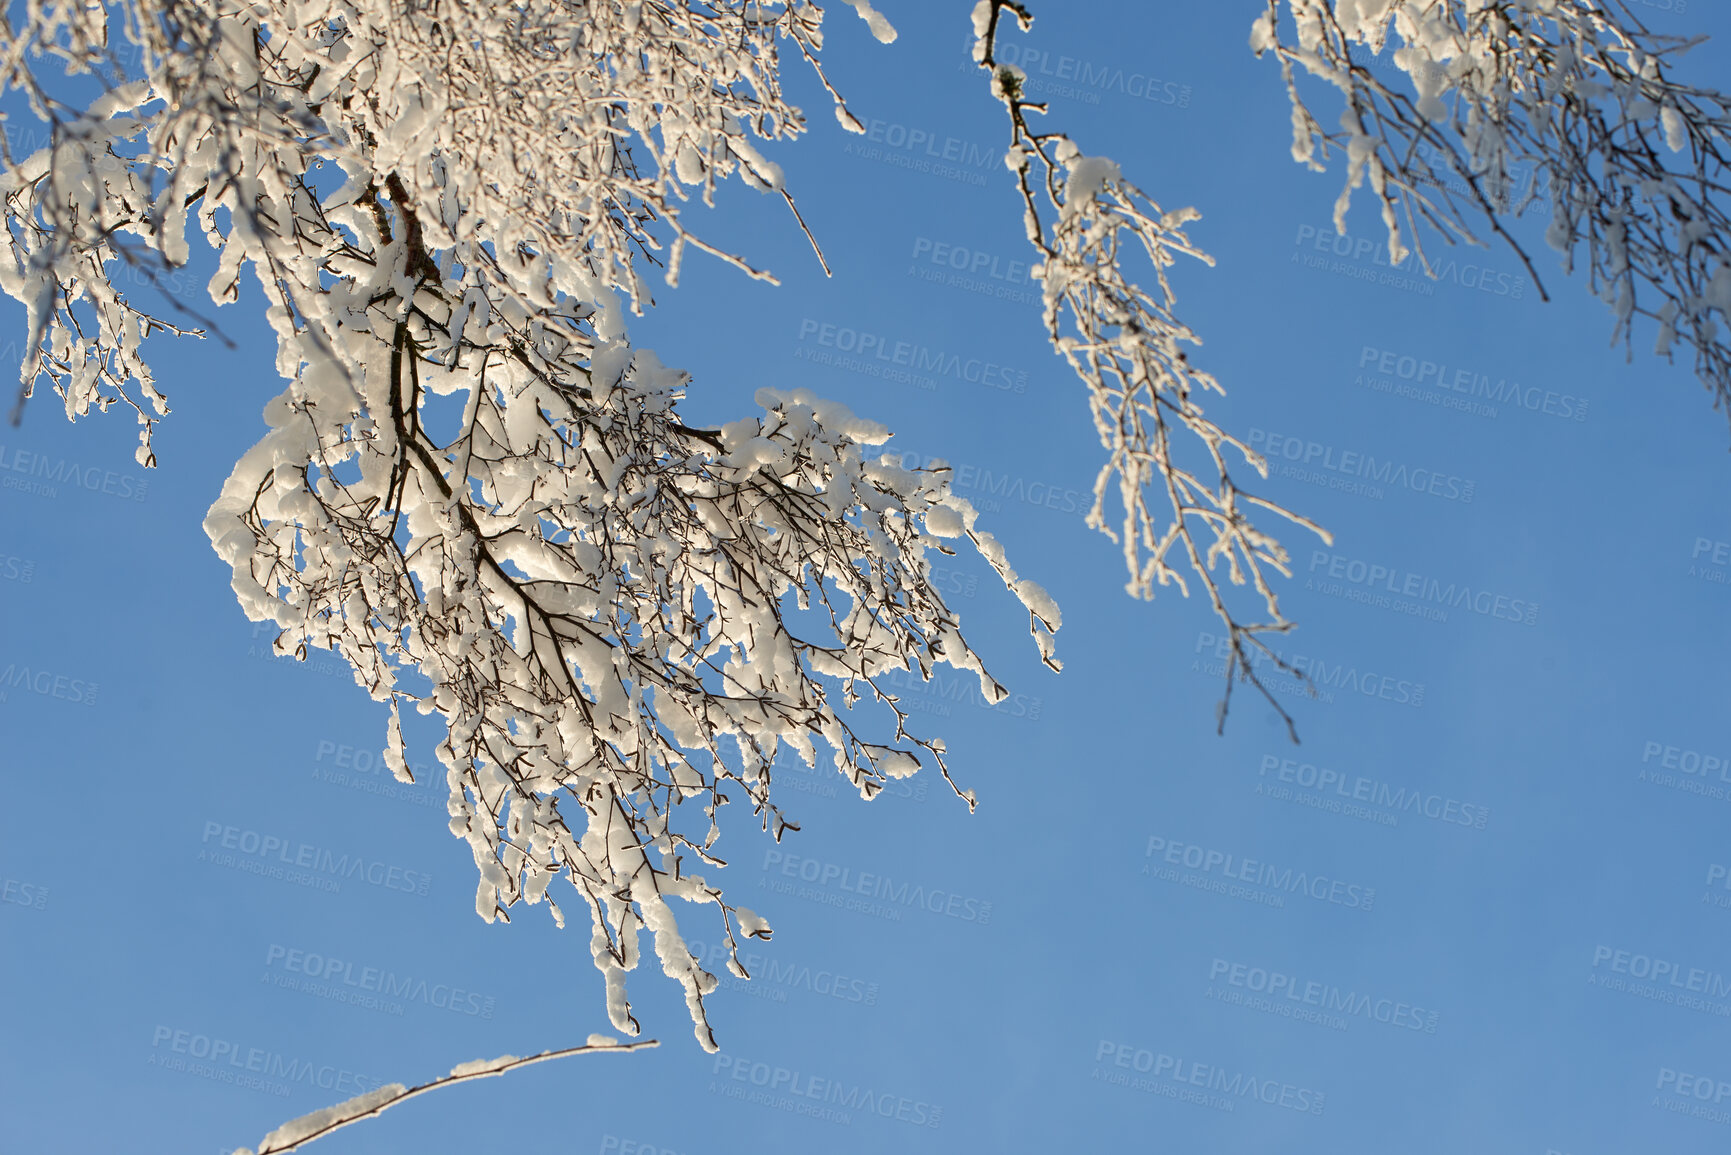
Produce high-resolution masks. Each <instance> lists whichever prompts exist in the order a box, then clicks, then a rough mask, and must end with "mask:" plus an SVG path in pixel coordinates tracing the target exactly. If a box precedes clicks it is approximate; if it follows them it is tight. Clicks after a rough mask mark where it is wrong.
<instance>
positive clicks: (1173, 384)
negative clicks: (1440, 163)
mask: <svg viewBox="0 0 1731 1155" xmlns="http://www.w3.org/2000/svg"><path fill="white" fill-rule="evenodd" d="M1006 15H1009V16H1011V17H1012V18H1013V19H1015V20H1016V21H1017V23H1018V24H1019V26H1020V27H1021V28H1022V29H1023V30H1026V29H1028V28H1029V27H1030V26H1031V25H1032V22H1033V16H1032V14H1031V13H1030V12H1029V10H1028V9H1027V8H1026V7H1025V6H1024V5H1022V4H1020V3H1017V2H1016V0H979V2H978V3H977V4H976V5H975V7H974V13H973V19H974V35H975V38H976V39H975V44H974V60H975V61H976V62H977V63H978V64H979V65H980V67H981V68H983V69H985V70H986V72H987V73H988V75H989V76H990V78H991V86H992V94H993V95H994V96H995V97H997V98H998V99H999V100H1000V101H1002V102H1003V104H1004V107H1005V109H1006V110H1007V111H1008V113H1009V118H1010V147H1009V151H1008V153H1007V154H1006V155H1005V158H1004V162H1005V164H1006V165H1007V166H1008V167H1009V169H1010V171H1011V172H1012V173H1013V174H1014V176H1015V179H1016V182H1017V188H1018V189H1019V191H1020V193H1021V197H1022V204H1023V221H1024V224H1025V226H1026V230H1027V235H1028V242H1029V243H1030V244H1031V245H1033V246H1034V248H1035V249H1036V250H1037V251H1038V253H1039V257H1040V263H1039V265H1038V267H1037V268H1036V269H1035V275H1036V276H1038V277H1039V278H1040V282H1041V285H1042V288H1043V293H1044V321H1045V326H1046V331H1047V333H1048V335H1049V336H1050V338H1051V341H1052V345H1053V347H1054V348H1055V349H1057V350H1058V352H1060V353H1062V354H1063V355H1064V357H1065V358H1066V359H1067V360H1068V361H1069V363H1070V366H1071V368H1072V369H1074V370H1075V372H1076V376H1077V377H1078V378H1079V379H1080V380H1081V381H1082V384H1083V385H1084V386H1085V387H1086V389H1087V391H1088V403H1089V406H1090V408H1091V409H1092V411H1093V414H1094V427H1095V429H1096V430H1097V431H1098V433H1099V436H1100V443H1101V444H1102V445H1103V446H1104V447H1105V448H1106V451H1107V460H1106V463H1105V464H1104V465H1103V466H1101V469H1100V473H1099V475H1098V477H1097V478H1096V479H1095V482H1094V506H1093V509H1092V510H1091V511H1090V512H1089V515H1088V524H1089V525H1090V526H1091V527H1093V528H1095V529H1098V530H1100V531H1102V532H1104V533H1106V534H1107V535H1108V536H1110V537H1112V538H1113V539H1114V540H1116V541H1117V542H1118V543H1119V544H1120V545H1121V546H1122V547H1123V551H1124V563H1125V565H1126V567H1127V569H1128V571H1129V574H1130V582H1129V584H1128V586H1127V587H1126V588H1127V589H1128V590H1129V592H1130V593H1131V594H1132V595H1134V596H1136V597H1141V598H1152V597H1153V596H1154V593H1155V589H1156V587H1157V586H1165V585H1169V584H1176V585H1177V586H1178V588H1179V590H1180V591H1182V592H1183V593H1185V594H1188V593H1189V582H1188V581H1187V579H1186V576H1185V571H1186V570H1187V571H1188V573H1189V574H1190V576H1191V577H1193V578H1194V579H1195V580H1196V581H1197V583H1198V584H1199V585H1200V586H1201V587H1202V589H1203V590H1204V591H1205V592H1206V593H1207V595H1208V599H1209V603H1210V605H1211V606H1212V607H1213V609H1214V612H1215V614H1216V615H1218V616H1219V618H1220V619H1221V621H1222V622H1223V623H1224V624H1225V627H1226V630H1227V636H1228V638H1229V639H1230V644H1231V649H1230V654H1231V657H1230V659H1229V661H1228V662H1227V668H1226V692H1225V695H1224V696H1223V697H1222V699H1221V702H1220V709H1219V724H1220V725H1221V726H1224V725H1225V721H1226V712H1227V708H1228V706H1229V704H1230V702H1231V698H1232V686H1233V682H1234V681H1235V680H1236V679H1240V678H1241V679H1244V680H1247V681H1249V682H1250V683H1251V684H1252V685H1254V686H1255V687H1256V688H1257V690H1259V691H1260V692H1261V693H1262V695H1263V697H1264V698H1266V699H1267V700H1268V702H1269V704H1270V705H1272V706H1273V707H1274V708H1275V710H1277V711H1279V713H1280V715H1281V717H1282V718H1284V719H1285V720H1286V724H1287V729H1288V732H1289V734H1291V735H1292V737H1293V740H1294V741H1296V740H1297V734H1296V730H1295V728H1294V727H1293V722H1292V718H1291V716H1290V715H1289V714H1287V712H1286V710H1285V708H1284V707H1282V706H1281V704H1280V703H1279V702H1278V701H1277V700H1276V699H1275V697H1274V695H1273V694H1272V693H1271V692H1270V691H1269V690H1268V688H1267V687H1266V686H1264V685H1263V683H1262V680H1261V677H1260V675H1259V674H1258V672H1257V670H1258V667H1259V666H1260V665H1261V664H1262V663H1263V662H1264V661H1269V662H1272V663H1273V665H1274V666H1275V667H1276V668H1278V669H1280V670H1283V671H1285V672H1286V673H1288V674H1289V675H1291V676H1293V677H1294V678H1297V679H1298V680H1300V681H1304V680H1305V676H1304V674H1303V672H1302V671H1301V670H1298V669H1296V668H1294V667H1293V666H1291V665H1290V664H1289V663H1288V662H1286V661H1285V660H1284V659H1283V658H1282V657H1281V656H1280V655H1279V654H1278V653H1277V652H1275V651H1274V650H1273V649H1272V648H1271V647H1270V646H1269V645H1268V644H1267V643H1266V642H1265V641H1264V640H1263V637H1264V636H1265V635H1268V634H1281V633H1285V632H1286V631H1288V630H1290V629H1291V628H1292V623H1291V622H1290V621H1288V620H1287V618H1286V617H1285V615H1284V614H1282V613H1281V610H1280V602H1279V599H1278V597H1277V596H1276V594H1275V591H1274V588H1273V586H1271V585H1270V584H1269V581H1268V571H1269V570H1273V571H1275V572H1277V573H1280V574H1282V575H1286V576H1290V571H1289V569H1288V568H1287V567H1288V563H1289V561H1290V557H1289V555H1288V554H1287V552H1286V549H1285V547H1284V546H1282V545H1281V544H1280V542H1279V541H1278V540H1277V539H1276V538H1275V537H1274V536H1272V535H1271V534H1270V533H1268V532H1267V531H1266V530H1264V529H1262V528H1260V527H1259V526H1258V525H1257V524H1256V523H1255V522H1254V521H1253V520H1252V517H1253V515H1254V514H1255V513H1256V512H1257V511H1259V510H1260V511H1263V512H1265V513H1270V514H1273V515H1275V516H1277V517H1280V518H1284V519H1286V520H1288V521H1290V522H1292V523H1294V524H1296V525H1299V526H1302V527H1303V528H1304V529H1307V530H1309V531H1311V532H1313V533H1316V534H1318V535H1319V536H1321V537H1322V538H1323V540H1324V541H1328V540H1330V539H1329V536H1328V534H1327V532H1326V531H1325V530H1323V529H1322V528H1321V527H1319V526H1317V525H1316V524H1315V523H1313V522H1312V521H1310V520H1309V519H1307V518H1305V517H1302V516H1300V515H1298V514H1296V513H1293V512H1292V511H1290V510H1288V509H1285V508H1284V507H1282V506H1280V505H1277V504H1275V503H1274V502H1272V501H1269V500H1268V499H1266V498H1262V497H1257V496H1256V495H1254V494H1252V493H1249V492H1247V491H1246V490H1244V489H1241V488H1240V487H1239V485H1238V482H1237V481H1236V480H1235V479H1234V478H1233V476H1232V472H1231V469H1232V466H1233V465H1234V464H1236V462H1235V461H1234V460H1233V458H1236V459H1237V461H1242V462H1243V463H1244V464H1246V465H1248V466H1249V468H1251V469H1254V470H1256V471H1257V473H1258V474H1259V475H1260V476H1262V477H1264V478H1266V477H1267V474H1268V469H1267V464H1266V463H1265V462H1264V461H1263V459H1262V457H1261V455H1259V454H1258V453H1256V452H1255V451H1254V450H1253V449H1251V448H1250V446H1249V445H1247V444H1245V443H1244V442H1243V441H1241V440H1239V439H1238V438H1237V437H1235V436H1233V435H1232V434H1230V433H1227V432H1226V431H1225V430H1223V429H1221V428H1220V427H1219V426H1218V425H1216V424H1215V423H1214V422H1213V421H1211V420H1210V419H1209V418H1208V417H1207V416H1206V415H1205V414H1204V412H1203V409H1202V403H1201V399H1202V397H1203V396H1205V395H1206V394H1207V393H1209V392H1214V393H1221V394H1224V392H1225V391H1224V390H1223V389H1222V388H1221V386H1220V384H1219V382H1218V381H1216V380H1215V379H1214V377H1213V376H1212V375H1210V374H1209V373H1207V372H1205V371H1203V370H1202V369H1199V368H1198V367H1197V366H1196V365H1195V364H1193V363H1192V362H1191V360H1190V355H1189V352H1188V351H1187V350H1186V349H1185V346H1186V345H1191V346H1196V345H1200V344H1201V343H1202V342H1201V339H1200V338H1199V337H1198V336H1197V335H1196V333H1195V332H1194V331H1193V330H1192V329H1191V328H1190V327H1189V326H1188V325H1186V324H1185V323H1184V322H1183V321H1182V320H1180V319H1179V317H1178V314H1177V299H1176V296H1175V294H1174V292H1173V289H1172V284H1171V282H1170V280H1169V279H1168V276H1167V273H1168V270H1169V269H1170V268H1171V267H1172V266H1173V265H1174V264H1175V263H1176V262H1177V260H1178V258H1179V257H1193V258H1196V259H1197V260H1200V261H1202V262H1204V263H1206V264H1212V263H1213V262H1212V261H1211V260H1210V259H1209V258H1208V256H1207V255H1206V254H1205V253H1203V252H1202V251H1201V250H1200V249H1198V248H1196V247H1195V246H1194V245H1193V244H1192V243H1191V242H1190V239H1189V237H1187V236H1186V235H1185V232H1184V226H1185V225H1186V224H1187V223H1189V222H1190V221H1193V220H1196V219H1198V218H1199V217H1200V216H1201V214H1200V213H1198V212H1197V211H1196V210H1195V209H1189V208H1186V209H1179V210H1176V211H1173V212H1162V211H1161V209H1160V207H1159V206H1158V205H1156V204H1155V203H1154V202H1153V201H1152V200H1150V199H1149V197H1148V196H1147V195H1146V194H1145V193H1143V192H1142V190H1141V189H1139V188H1137V187H1136V186H1135V185H1134V184H1132V183H1131V182H1130V181H1129V180H1128V179H1126V178H1125V176H1124V174H1123V173H1122V172H1121V171H1120V169H1119V167H1118V165H1117V164H1116V163H1114V162H1113V161H1111V160H1109V159H1107V158H1106V157H1102V156H1089V155H1086V154H1084V153H1083V152H1082V150H1081V149H1080V148H1078V147H1077V145H1076V143H1075V142H1074V141H1073V140H1071V139H1070V138H1069V137H1068V136H1066V135H1065V134H1064V133H1062V132H1057V131H1038V130H1036V129H1035V128H1034V127H1033V124H1032V123H1031V118H1036V117H1039V116H1042V115H1044V114H1045V112H1046V107H1045V106H1044V105H1043V104H1036V103H1032V102H1029V101H1027V100H1024V99H1023V98H1022V84H1023V82H1024V81H1025V80H1026V76H1025V75H1024V74H1023V73H1022V71H1021V69H1019V68H1017V67H1016V66H1015V65H1013V64H1007V63H1003V62H1001V61H1000V60H999V59H998V56H997V54H996V52H995V49H996V46H997V38H998V36H999V35H1000V33H1001V31H1002V28H1001V26H1000V25H1001V22H1002V20H1003V18H1004V17H1005V16H1006ZM1138 257H1139V258H1140V259H1143V260H1146V262H1147V263H1148V266H1149V267H1150V269H1151V271H1152V274H1153V284H1152V285H1151V286H1147V285H1142V284H1138V283H1136V282H1134V281H1132V280H1130V279H1129V276H1128V266H1129V263H1130V261H1132V260H1134V259H1137V258H1138ZM1114 482H1115V483H1116V485H1115V487H1114ZM1113 488H1115V489H1116V492H1117V496H1118V500H1119V503H1120V505H1121V506H1122V510H1123V516H1122V519H1121V521H1120V522H1119V527H1118V529H1117V531H1116V532H1114V531H1113V529H1112V527H1111V526H1110V524H1109V523H1108V521H1107V510H1106V496H1107V493H1108V491H1109V490H1111V489H1113ZM1175 553H1176V554H1177V555H1178V556H1177V557H1176V558H1174V554H1175ZM1175 560H1176V561H1177V562H1178V564H1177V565H1174V564H1173V563H1174V561H1175ZM1217 570H1223V571H1224V574H1225V577H1226V584H1227V585H1228V586H1241V585H1245V584H1249V585H1250V586H1251V587H1252V588H1253V589H1254V590H1255V591H1256V593H1257V594H1258V595H1259V596H1260V598H1261V612H1262V614H1263V615H1264V617H1263V619H1262V620H1260V621H1258V620H1253V619H1246V618H1244V617H1242V616H1241V611H1240V610H1238V609H1237V608H1236V607H1234V606H1233V605H1231V604H1229V600H1228V592H1227V590H1225V589H1223V588H1222V583H1221V582H1220V580H1219V578H1218V577H1217V576H1216V572H1217ZM1258 653H1259V654H1260V656H1258Z"/></svg>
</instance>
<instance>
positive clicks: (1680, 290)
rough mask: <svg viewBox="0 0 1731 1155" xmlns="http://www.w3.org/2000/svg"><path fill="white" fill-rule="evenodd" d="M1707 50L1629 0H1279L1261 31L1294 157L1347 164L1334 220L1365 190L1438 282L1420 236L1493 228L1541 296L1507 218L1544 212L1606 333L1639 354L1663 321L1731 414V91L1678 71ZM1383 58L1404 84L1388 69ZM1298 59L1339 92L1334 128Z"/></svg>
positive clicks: (1663, 336) (1273, 0)
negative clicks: (1379, 66)
mask: <svg viewBox="0 0 1731 1155" xmlns="http://www.w3.org/2000/svg"><path fill="white" fill-rule="evenodd" d="M1283 17H1284V18H1283ZM1696 42H1697V41H1696V40H1692V39H1687V38H1683V37H1676V36H1664V35H1659V34H1657V33H1653V32H1650V31H1648V30H1647V29H1646V28H1645V27H1644V26H1643V25H1642V23H1641V21H1640V20H1639V19H1638V18H1637V17H1636V15H1635V14H1634V11H1633V10H1632V9H1631V8H1630V7H1629V6H1628V5H1626V4H1624V3H1623V2H1622V0H1268V6H1267V11H1266V12H1264V13H1263V15H1262V16H1260V17H1259V18H1258V19H1257V21H1256V23H1255V25H1254V27H1253V29H1252V31H1251V38H1250V43H1251V47H1253V48H1254V49H1255V50H1256V51H1257V53H1258V54H1260V53H1263V52H1272V53H1274V54H1275V56H1276V57H1277V58H1278V59H1279V60H1280V65H1281V69H1282V71H1283V73H1284V75H1285V78H1286V87H1287V91H1288V93H1289V94H1290V96H1291V100H1292V109H1293V120H1292V124H1293V143H1292V154H1293V157H1294V159H1296V160H1298V161H1300V162H1301V163H1305V164H1308V165H1310V166H1311V167H1312V168H1316V169H1320V168H1322V167H1323V162H1324V161H1325V160H1326V159H1327V158H1328V156H1329V155H1330V154H1332V153H1336V152H1338V153H1340V154H1342V155H1343V156H1344V157H1345V158H1346V184H1345V186H1344V187H1343V188H1342V190H1341V194H1340V198H1339V200H1338V201H1337V202H1336V205H1335V227H1336V228H1338V229H1340V230H1341V231H1343V232H1344V231H1345V216H1346V211H1347V206H1348V204H1349V202H1350V199H1351V197H1352V194H1353V192H1354V191H1355V190H1357V189H1359V188H1362V187H1366V186H1368V187H1369V189H1370V192H1371V195H1373V196H1374V197H1375V198H1376V200H1377V202H1378V206H1379V208H1380V210H1381V213H1382V219H1383V222H1384V225H1385V227H1386V228H1387V231H1388V239H1389V256H1390V258H1391V261H1400V260H1403V259H1405V258H1406V256H1407V254H1408V250H1409V249H1410V250H1412V251H1413V252H1415V253H1416V254H1417V258H1418V260H1419V261H1420V263H1421V264H1423V265H1424V267H1425V268H1426V269H1427V271H1428V269H1429V262H1428V261H1427V260H1426V257H1425V253H1424V250H1423V241H1424V233H1425V232H1426V231H1427V230H1428V231H1433V232H1435V233H1437V234H1440V235H1441V236H1442V238H1443V239H1444V240H1446V241H1448V242H1450V243H1454V242H1456V241H1466V242H1469V243H1480V242H1479V238H1478V236H1477V235H1476V233H1475V226H1474V224H1473V222H1474V221H1480V222H1483V224H1482V227H1484V228H1486V229H1488V230H1489V232H1490V233H1491V234H1494V235H1496V236H1499V237H1501V238H1502V239H1503V240H1504V241H1506V242H1507V243H1508V244H1509V245H1510V246H1512V248H1513V249H1514V251H1515V252H1516V253H1517V254H1519V256H1520V258H1521V260H1522V261H1523V262H1524V263H1525V264H1526V267H1527V270H1528V271H1529V272H1530V273H1531V274H1532V276H1533V280H1534V283H1535V284H1538V285H1539V286H1540V292H1541V293H1543V292H1544V289H1543V285H1542V282H1541V280H1540V277H1539V274H1538V270H1537V269H1535V268H1534V264H1533V261H1532V259H1531V257H1530V256H1529V255H1528V253H1527V252H1526V250H1525V248H1524V247H1523V245H1522V243H1521V242H1520V240H1519V239H1518V238H1517V237H1516V236H1515V235H1514V234H1513V233H1512V232H1510V230H1509V229H1508V227H1507V226H1506V223H1505V222H1507V221H1508V220H1509V219H1510V218H1512V217H1519V216H1520V215H1522V214H1523V213H1525V212H1528V211H1540V212H1543V213H1544V214H1545V215H1548V216H1549V218H1550V219H1549V225H1548V227H1547V229H1546V231H1545V240H1546V242H1547V243H1548V244H1549V245H1550V246H1551V247H1552V248H1553V249H1555V250H1556V251H1557V252H1558V253H1560V254H1562V255H1563V259H1564V267H1565V268H1566V269H1568V270H1570V271H1572V270H1573V268H1574V264H1575V261H1576V257H1577V254H1581V253H1583V251H1584V256H1585V264H1586V269H1587V283H1588V285H1589V287H1590V288H1591V289H1592V290H1593V292H1594V293H1596V294H1597V295H1598V296H1599V297H1600V298H1601V299H1602V300H1603V301H1604V302H1605V303H1606V304H1607V305H1609V306H1610V307H1611V310H1612V312H1613V314H1614V316H1615V327H1614V329H1613V334H1612V339H1613V341H1616V340H1618V339H1621V340H1622V341H1623V343H1624V345H1625V348H1629V347H1630V344H1631V341H1632V337H1633V323H1634V318H1635V317H1636V316H1643V317H1648V318H1651V319H1652V320H1653V321H1654V322H1655V325H1656V330H1657V333H1656V351H1657V352H1658V353H1660V354H1663V355H1665V356H1670V355H1671V352H1672V348H1673V346H1674V345H1676V344H1677V343H1679V342H1681V343H1682V344H1684V345H1687V346H1690V347H1692V348H1693V349H1694V351H1695V371H1696V374H1697V375H1698V376H1699V378H1700V379H1701V382H1702V384H1703V385H1705V386H1706V387H1707V388H1708V389H1709V390H1710V391H1711V392H1712V393H1713V396H1714V404H1715V407H1717V406H1718V405H1720V404H1721V403H1724V402H1731V251H1728V244H1731V217H1728V216H1727V211H1726V204H1727V197H1728V195H1731V187H1728V185H1727V176H1728V171H1727V149H1728V148H1731V136H1728V135H1727V133H1728V132H1731V98H1728V97H1726V96H1725V95H1723V94H1721V93H1719V92H1717V91H1714V90H1711V89H1706V88H1701V87H1698V86H1696V85H1691V84H1685V83H1683V82H1682V81H1680V80H1678V79H1676V77H1675V76H1674V75H1673V65H1674V64H1675V63H1676V62H1677V61H1678V60H1679V59H1680V58H1681V57H1682V55H1683V54H1684V53H1685V52H1686V51H1687V50H1688V49H1689V48H1690V47H1692V46H1693V45H1694V44H1695V43H1696ZM1385 53H1387V54H1388V56H1389V59H1390V61H1391V62H1392V64H1393V66H1394V69H1395V70H1396V71H1397V72H1398V73H1400V74H1402V75H1401V79H1402V80H1403V81H1406V82H1408V83H1400V84H1395V85H1390V84H1388V83H1385V82H1384V80H1383V78H1382V77H1381V76H1379V75H1378V72H1377V70H1376V60H1377V58H1380V57H1382V56H1383V55H1384V54H1385ZM1295 66H1297V67H1298V68H1302V69H1303V70H1304V71H1305V72H1307V73H1309V74H1310V75H1311V76H1314V77H1317V78H1320V79H1321V80H1323V81H1325V82H1326V83H1327V85H1328V86H1329V87H1331V88H1332V89H1333V90H1334V91H1335V92H1337V93H1338V94H1339V96H1340V98H1341V100H1342V102H1343V108H1342V110H1341V113H1340V116H1339V119H1338V123H1339V128H1338V129H1337V130H1332V131H1331V130H1329V129H1327V128H1325V127H1324V125H1323V122H1322V121H1321V120H1320V119H1319V118H1318V116H1317V115H1316V114H1315V113H1313V112H1312V110H1311V104H1310V102H1309V101H1308V100H1307V99H1306V97H1305V95H1304V93H1303V92H1302V91H1301V89H1300V84H1299V80H1298V74H1297V68H1295ZM1715 314H1717V316H1715ZM1631 353H1632V350H1631ZM1726 415H1727V417H1731V405H1727V406H1726Z"/></svg>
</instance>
